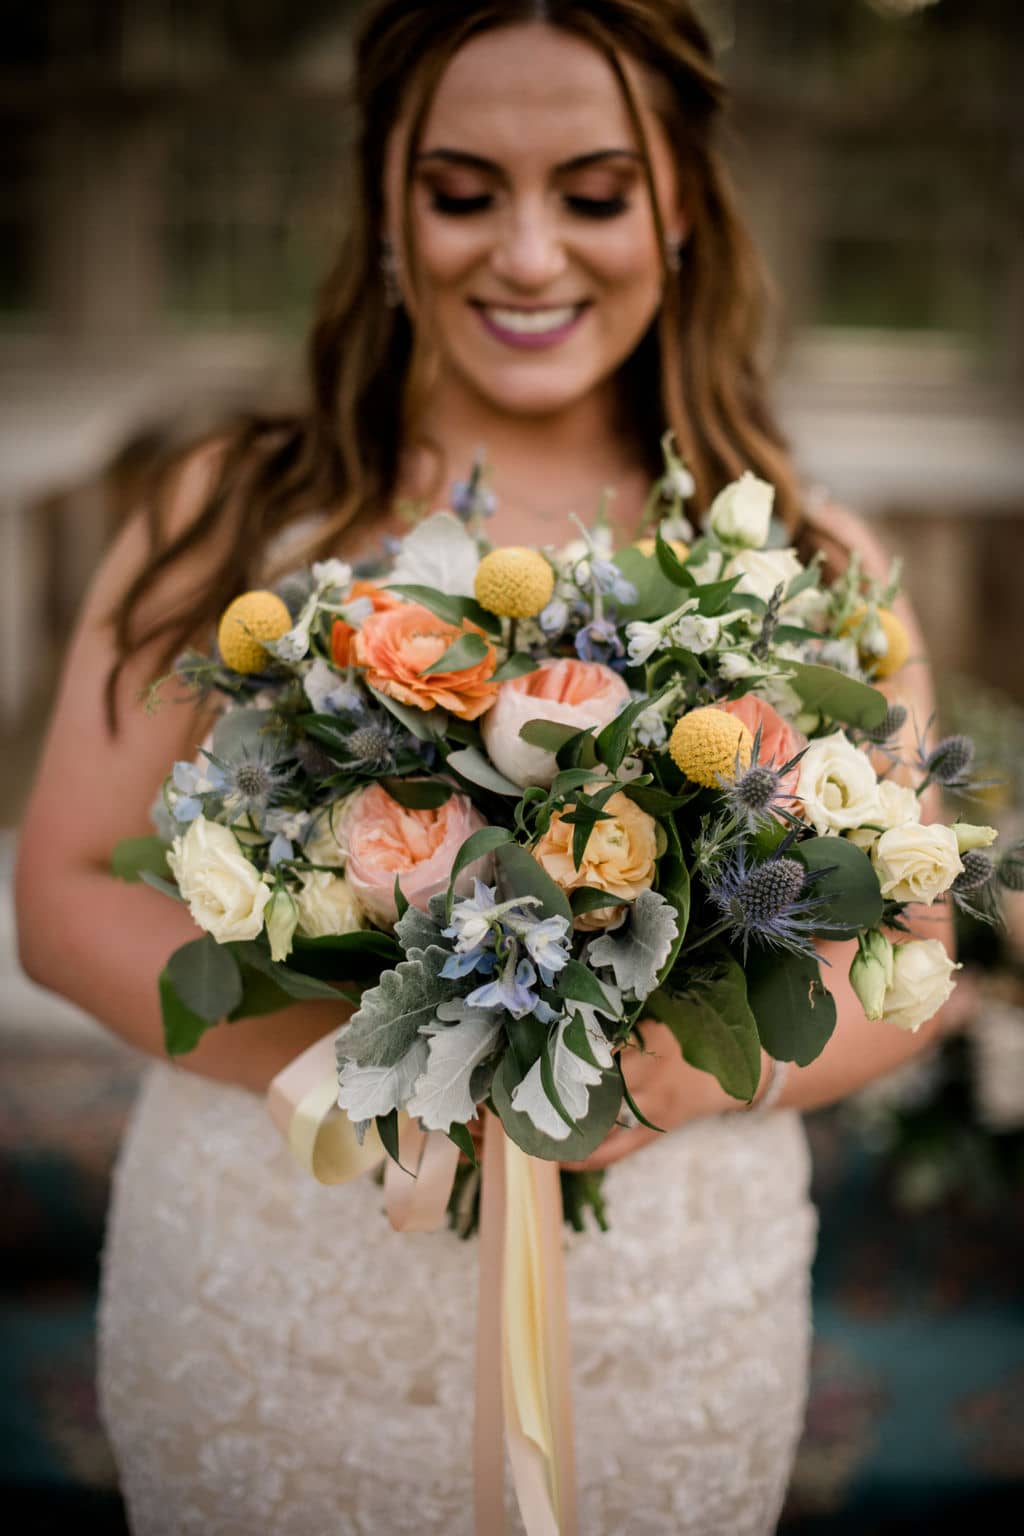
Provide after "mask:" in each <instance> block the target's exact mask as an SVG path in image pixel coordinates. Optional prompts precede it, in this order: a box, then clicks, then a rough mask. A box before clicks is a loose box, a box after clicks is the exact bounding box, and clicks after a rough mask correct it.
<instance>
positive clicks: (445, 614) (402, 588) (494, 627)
mask: <svg viewBox="0 0 1024 1536" xmlns="http://www.w3.org/2000/svg"><path fill="white" fill-rule="evenodd" d="M387 590H388V591H389V592H398V593H399V594H400V595H401V596H402V597H408V598H410V599H411V601H412V602H414V603H422V604H423V607H424V608H429V609H430V611H431V613H435V614H436V615H437V617H438V618H439V619H444V620H445V622H446V623H448V624H461V623H462V621H463V619H469V621H470V623H471V624H477V625H479V627H480V628H481V629H485V630H487V632H488V634H492V635H500V634H501V620H500V619H499V618H497V617H496V615H495V614H493V613H488V611H487V609H486V608H481V606H480V604H479V603H478V602H477V601H476V599H475V598H473V597H453V596H452V595H451V594H450V593H448V592H438V591H436V590H435V589H434V588H433V587H419V586H415V585H408V586H406V585H401V584H399V585H396V586H391V587H388V588H387Z"/></svg>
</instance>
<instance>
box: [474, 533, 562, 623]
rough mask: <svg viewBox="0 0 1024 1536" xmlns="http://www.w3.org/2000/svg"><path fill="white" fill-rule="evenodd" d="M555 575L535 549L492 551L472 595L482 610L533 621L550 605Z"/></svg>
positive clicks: (479, 568) (482, 563) (478, 573)
mask: <svg viewBox="0 0 1024 1536" xmlns="http://www.w3.org/2000/svg"><path fill="white" fill-rule="evenodd" d="M554 590H555V573H554V571H553V570H552V569H551V567H550V565H549V564H548V562H547V561H546V560H545V559H544V556H543V555H541V554H538V552H537V551H536V550H535V549H523V548H520V547H519V546H518V545H509V547H508V548H507V549H492V550H491V552H490V554H489V555H484V558H483V559H482V560H481V561H480V564H479V565H478V566H477V569H476V578H475V580H474V582H473V592H474V594H475V596H476V600H477V602H478V603H479V604H480V606H481V608H486V609H487V612H488V613H496V614H497V615H498V617H499V618H502V619H532V618H533V617H534V615H535V614H538V613H540V611H541V609H542V608H546V607H547V605H548V603H549V602H550V601H551V594H552V592H553V591H554Z"/></svg>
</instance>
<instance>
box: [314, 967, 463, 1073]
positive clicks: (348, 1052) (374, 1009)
mask: <svg viewBox="0 0 1024 1536" xmlns="http://www.w3.org/2000/svg"><path fill="white" fill-rule="evenodd" d="M447 959H448V951H447V950H446V949H440V948H439V947H438V946H437V945H431V946H430V947H429V948H428V949H425V950H423V951H417V957H416V959H415V960H401V961H399V963H398V965H396V966H395V969H394V970H393V971H385V972H384V973H383V975H382V976H381V978H380V981H379V982H378V984H377V986H375V987H371V988H370V990H369V991H368V992H364V993H363V998H362V1002H361V1004H360V1007H359V1011H358V1013H354V1014H353V1015H352V1018H351V1020H350V1021H349V1024H348V1027H347V1028H346V1029H344V1030H342V1032H341V1035H340V1037H339V1039H338V1060H339V1062H344V1061H354V1062H357V1063H358V1065H359V1066H361V1067H394V1066H397V1064H398V1062H400V1061H401V1059H402V1057H403V1056H404V1055H405V1053H406V1051H408V1050H409V1048H410V1047H411V1046H412V1044H413V1043H414V1041H415V1040H416V1037H417V1035H418V1034H419V1032H420V1030H421V1029H422V1027H423V1025H424V1024H430V1023H432V1022H433V1020H434V1018H435V1017H436V1015H437V1009H438V1006H439V1005H440V1004H441V1003H444V1002H447V1001H448V999H449V998H451V997H452V996H454V994H455V990H456V987H457V985H458V983H457V982H453V981H447V980H445V978H444V977H442V976H440V975H439V974H438V973H439V971H440V969H441V967H442V965H444V963H445V961H446V960H447Z"/></svg>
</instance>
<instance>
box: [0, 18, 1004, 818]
mask: <svg viewBox="0 0 1024 1536" xmlns="http://www.w3.org/2000/svg"><path fill="white" fill-rule="evenodd" d="M702 9H703V11H704V14H705V15H706V17H707V19H708V22H709V25H710V26H711V28H712V31H713V33H714V35H715V37H716V39H717V41H718V44H719V48H720V56H721V61H722V64H723V68H724V70H725V72H726V75H727V77H728V78H729V80H730V83H731V85H732V88H733V92H734V97H735V114H734V127H733V131H732V134H731V139H730V144H729V155H730V158H731V160H732V163H733V165H734V168H735V172H736V176H737V178H738V181H739V183H740V186H741V189H742V195H743V198H744V202H745V206H746V207H747V209H748V211H749V214H750V217H751V220H752V222H753V224H754V227H755V231H756V233H757V235H758V238H759V240H760V242H761V245H762V247H763V249H764V251H765V253H766V255H767V258H768V261H769V264H770V266H771V269H772V271H773V274H774V278H775V281H776V284H777V287H778V289H779V292H780V295H781V296H782V298H783V300H784V308H783V310H782V318H781V321H780V324H779V327H778V334H777V337H776V341H777V349H778V357H779V365H778V366H779V399H780V404H781V409H782V415H783V420H784V424H785V425H786V427H787V429H788V431H789V433H790V435H791V437H792V440H793V443H794V448H795V451H796V453H797V456H798V459H799V461H800V464H801V467H802V468H803V470H804V472H805V474H806V476H807V479H808V482H809V484H810V486H811V487H812V491H813V493H814V494H819V495H823V496H829V497H831V498H833V499H835V500H838V501H842V502H844V503H846V504H847V505H852V506H854V507H856V508H858V509H859V510H861V511H862V512H864V513H865V515H868V516H870V517H872V518H874V519H877V520H878V523H879V525H880V528H881V532H882V535H883V537H884V538H885V539H887V540H888V541H889V543H890V544H891V545H892V547H893V549H894V550H896V551H898V552H903V553H906V554H907V555H908V556H909V557H910V565H909V571H908V585H909V587H910V590H911V593H912V595H913V597H914V599H915V601H916V603H917V605H918V607H919V609H920V611H921V614H922V618H923V622H924V624H925V629H926V633H927V636H928V639H929V643H930V645H931V647H932V650H933V653H934V655H935V658H936V661H937V663H938V665H939V666H940V668H942V669H947V668H952V669H954V670H956V671H957V672H966V673H969V674H972V675H974V676H977V677H978V678H981V679H983V680H985V681H986V682H987V683H988V684H990V685H993V686H995V687H997V688H1001V689H1003V690H1005V691H1006V692H1007V693H1008V694H1009V695H1010V696H1015V697H1016V698H1017V699H1024V676H1022V669H1021V666H1020V659H1019V658H1020V655H1021V653H1022V650H1024V627H1022V624H1024V621H1022V617H1021V614H1022V605H1021V603H1020V601H1019V599H1018V597H1017V593H1016V590H1015V587H1016V583H1017V572H1018V571H1019V570H1020V560H1021V555H1022V553H1024V549H1022V545H1024V531H1022V530H1024V434H1022V432H1021V407H1022V402H1024V218H1022V212H1024V114H1022V112H1021V110H1020V107H1019V97H1018V94H1017V92H1018V82H1019V80H1020V78H1021V74H1022V64H1024V14H1022V7H1021V6H1020V5H1019V4H1017V3H1016V0H704V3H703V6H702ZM358 10H359V7H358V6H353V5H352V4H347V3H343V0H331V3H327V0H304V3H303V5H301V6H299V7H296V6H295V5H293V4H288V3H286V0H105V3H104V0H92V3H83V0H39V3H38V4H37V5H35V6H34V7H31V8H30V7H18V8H16V9H15V10H14V11H13V13H11V14H8V15H7V16H6V17H5V45H6V46H5V57H4V61H3V63H2V65H0V129H2V143H3V145H4V158H5V162H6V164H5V169H6V173H7V174H6V178H5V180H6V184H7V191H6V193H5V197H4V199H3V200H2V204H0V222H2V224H3V231H2V234H3V238H2V240H0V251H2V252H3V255H2V257H0V714H2V716H3V718H4V721H5V724H6V727H7V729H8V731H9V732H10V733H12V734H13V748H12V752H11V753H10V754H9V756H8V762H9V763H12V764H14V765H15V767H16V770H17V773H16V776H17V779H18V780H19V781H21V780H23V778H24V776H25V775H24V771H23V770H24V769H25V768H27V765H28V764H29V763H30V762H31V759H32V755H33V753H34V749H35V743H36V741H37V738H38V727H39V721H40V719H41V717H42V715H43V713H44V712H45V708H46V705H47V702H48V698H49V692H50V689H51V686H52V680H53V676H54V671H55V668H56V666H57V665H58V663H59V658H60V653H61V650H62V645H63V641H64V638H65V636H66V634H67V631H68V627H69V625H70V623H71V620H72V616H73V612H74V609H75V606H76V605H77V602H78V600H79V597H80V594H81V591H82V589H83V586H84V584H85V582H86V581H87V579H88V576H89V573H90V571H91V570H92V569H93V567H94V565H95V562H96V560H97V559H98V557H99V554H100V552H101V550H102V547H103V545H104V542H105V540H106V538H107V537H108V536H109V533H110V531H111V529H112V527H113V526H114V524H115V523H116V521H117V520H118V518H119V517H120V516H121V515H122V513H123V511H124V509H125V507H126V505H129V504H130V503H131V499H132V489H133V485H134V483H135V481H134V479H133V477H134V476H135V474H136V472H137V469H138V467H139V465H140V464H141V463H142V462H143V460H144V458H145V455H146V452H147V448H148V447H151V446H153V445H155V444H157V443H164V442H168V441H176V440H178V439H179V438H181V437H183V436H184V435H186V434H187V433H188V432H189V431H190V430H192V429H193V428H195V427H197V426H201V425H203V424H204V423H206V422H208V421H210V420H212V419H214V418H215V417H216V416H217V415H219V414H220V413H221V412H222V411H224V410H225V409H230V408H232V407H234V406H235V405H238V404H243V403H261V404H264V405H267V404H272V403H274V402H275V401H277V400H280V399H281V398H287V397H289V396H292V395H294V393H295V392H296V391H297V389H298V388H299V381H300V377H301V340H302V334H303V329H304V327H305V324H306V322H307V320H308V317H309V314H310V311H311V304H312V297H313V293H314V290H315V286H316V283H317V280H318V278H319V276H320V274H321V273H322V272H323V270H324V269H325V267H326V265H327V262H328V260H329V257H330V253H331V251H332V249H333V246H334V244H335V241H336V239H337V235H338V232H339V230H340V229H341V227H342V224H343V220H344V217H345V199H346V195H347V188H346V185H345V176H344V148H345V143H346V139H347V136H348V134H349V131H350V121H349V116H348V113H347V110H346V105H345V90H346V82H347V78H348V68H349V65H348V42H349V35H350V29H351V24H352V20H353V17H354V16H355V15H356V14H357V13H358ZM9 772H10V770H9ZM4 804H5V806H7V807H8V811H7V814H8V815H9V816H10V815H12V814H15V813H16V804H17V796H13V797H12V796H9V795H8V796H5V797H4Z"/></svg>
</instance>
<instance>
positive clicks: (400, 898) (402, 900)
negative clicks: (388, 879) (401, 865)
mask: <svg viewBox="0 0 1024 1536" xmlns="http://www.w3.org/2000/svg"><path fill="white" fill-rule="evenodd" d="M393 894H394V898H395V912H396V913H397V915H398V919H399V921H401V919H402V918H403V917H404V916H405V914H406V913H407V912H408V910H409V898H408V897H407V896H406V894H405V892H404V891H403V890H402V882H401V880H400V879H399V877H398V875H397V874H396V875H395V888H394V892H393Z"/></svg>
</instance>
